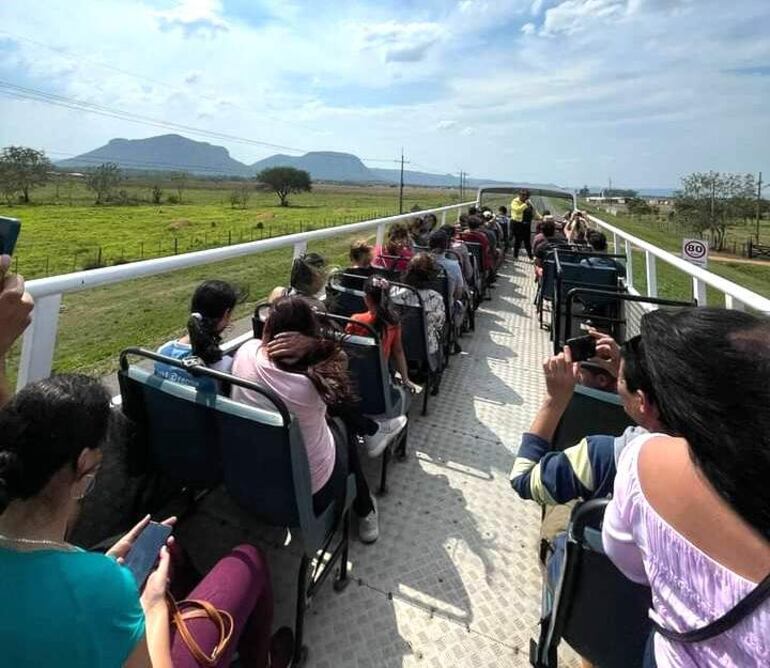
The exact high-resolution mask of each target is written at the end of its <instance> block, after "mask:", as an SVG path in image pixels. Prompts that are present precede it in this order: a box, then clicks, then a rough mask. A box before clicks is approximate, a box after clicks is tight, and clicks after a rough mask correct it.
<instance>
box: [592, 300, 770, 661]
mask: <svg viewBox="0 0 770 668" xmlns="http://www.w3.org/2000/svg"><path fill="white" fill-rule="evenodd" d="M641 342H642V344H643V345H642V346H636V347H635V346H634V345H633V340H632V341H631V342H630V344H632V345H627V346H626V347H627V349H628V350H627V351H626V353H625V355H628V354H634V349H635V348H636V350H637V355H638V358H639V359H638V363H641V364H642V365H644V367H645V368H646V371H647V375H648V378H649V385H650V387H648V388H643V389H644V393H645V394H646V395H648V396H654V400H655V404H656V406H658V409H659V411H660V414H661V419H662V420H663V422H665V424H667V425H668V426H669V427H670V430H671V433H673V434H678V437H672V436H664V435H662V434H646V435H644V436H641V437H639V438H637V439H636V440H634V441H633V442H632V443H630V444H629V445H628V446H627V447H626V448H625V449H624V450H623V452H622V453H621V455H620V457H619V460H618V471H617V476H616V478H615V491H614V496H613V499H612V501H611V502H610V505H609V506H608V508H607V512H606V514H605V518H604V527H603V539H604V548H605V551H606V552H607V554H608V556H609V557H610V559H612V561H613V562H615V565H616V566H617V567H618V568H619V569H620V570H621V571H622V572H623V573H624V574H625V575H626V576H627V577H629V578H630V579H631V580H634V581H635V582H639V583H642V584H649V586H650V587H651V589H652V600H653V607H654V610H652V611H651V613H650V617H651V619H652V621H653V626H654V628H655V631H654V632H653V635H652V637H651V641H650V643H648V651H647V656H646V657H645V661H646V663H645V665H647V666H654V665H657V666H667V667H668V666H677V667H680V666H682V667H684V666H687V667H689V666H693V667H694V666H699V667H701V666H713V667H715V668H716V667H717V666H719V667H720V668H721V667H735V668H745V667H747V666H770V579H768V574H770V485H769V484H768V481H770V321H768V320H767V319H766V318H762V317H758V316H754V315H751V314H748V313H744V312H741V311H733V310H726V309H712V308H705V307H701V308H691V309H684V310H682V311H680V312H677V313H671V312H666V311H663V310H659V311H653V312H652V313H649V314H647V315H646V316H644V318H643V319H642V333H641ZM634 361H635V362H637V360H634ZM626 363H627V360H626V358H624V360H623V363H622V364H621V369H620V379H619V382H618V393H619V394H620V395H621V397H622V398H623V402H624V404H625V405H626V406H629V405H633V404H634V402H638V401H640V400H641V396H637V395H639V394H640V392H641V390H639V391H638V392H629V390H628V387H627V385H626V383H625V379H624V366H625V364H626ZM750 595H751V598H748V597H749V596H750ZM752 600H753V605H747V604H749V603H750V602H752ZM739 604H740V607H738V608H736V606H739ZM728 613H729V614H728ZM726 615H728V616H727V617H725V616H726ZM718 620H721V622H720V623H718V624H716V625H714V622H717V621H718ZM683 634H684V635H683Z"/></svg>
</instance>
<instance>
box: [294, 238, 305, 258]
mask: <svg viewBox="0 0 770 668" xmlns="http://www.w3.org/2000/svg"><path fill="white" fill-rule="evenodd" d="M306 250H307V241H298V242H297V243H295V244H294V256H293V259H294V260H296V259H297V258H298V257H300V256H301V255H303V254H304V253H305V251H306Z"/></svg>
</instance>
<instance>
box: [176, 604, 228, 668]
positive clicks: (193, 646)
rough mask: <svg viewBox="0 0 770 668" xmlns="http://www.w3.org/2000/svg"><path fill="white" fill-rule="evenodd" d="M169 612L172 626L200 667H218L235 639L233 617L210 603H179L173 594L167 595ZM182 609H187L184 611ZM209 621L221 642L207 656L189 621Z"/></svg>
mask: <svg viewBox="0 0 770 668" xmlns="http://www.w3.org/2000/svg"><path fill="white" fill-rule="evenodd" d="M167 598H168V605H169V611H170V612H171V624H172V625H173V626H176V629H177V632H178V633H179V635H180V637H181V638H182V641H183V642H184V644H185V645H187V649H189V650H190V654H192V656H193V658H194V659H195V661H196V662H197V663H198V665H201V666H206V667H207V668H213V667H214V666H216V665H217V663H218V661H219V657H220V656H221V655H222V653H223V652H224V651H225V650H226V649H227V646H228V645H229V643H230V641H231V640H232V637H233V628H234V627H235V624H234V623H233V616H232V615H231V614H230V613H229V612H227V611H226V610H218V609H217V608H216V607H214V606H213V605H211V603H209V602H208V601H194V600H189V601H188V600H185V601H180V602H179V603H177V602H176V601H175V600H174V597H173V596H171V594H167ZM182 608H187V609H185V610H183V609H182ZM190 619H209V620H211V621H212V622H213V623H214V624H215V625H216V627H217V630H218V631H219V641H218V642H217V644H216V645H215V646H214V649H212V651H211V654H210V655H208V654H206V653H205V652H204V651H203V650H202V649H201V647H200V645H199V644H198V642H197V641H196V640H195V638H194V637H193V634H192V633H191V632H190V629H188V628H187V620H190Z"/></svg>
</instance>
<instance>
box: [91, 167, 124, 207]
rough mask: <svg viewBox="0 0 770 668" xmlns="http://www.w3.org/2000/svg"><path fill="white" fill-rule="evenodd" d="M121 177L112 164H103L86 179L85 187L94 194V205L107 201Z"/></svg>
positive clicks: (117, 169)
mask: <svg viewBox="0 0 770 668" xmlns="http://www.w3.org/2000/svg"><path fill="white" fill-rule="evenodd" d="M122 178H123V176H122V174H121V173H120V167H118V165H117V164H116V163H114V162H103V163H102V164H101V165H99V166H98V167H97V168H96V169H94V170H93V171H91V173H90V174H89V175H88V176H87V177H86V187H87V188H88V189H89V190H93V191H94V192H95V193H96V204H103V203H104V202H105V201H107V200H108V199H109V198H110V196H111V195H112V192H113V191H114V190H115V188H117V187H118V185H119V184H120V182H121V180H122Z"/></svg>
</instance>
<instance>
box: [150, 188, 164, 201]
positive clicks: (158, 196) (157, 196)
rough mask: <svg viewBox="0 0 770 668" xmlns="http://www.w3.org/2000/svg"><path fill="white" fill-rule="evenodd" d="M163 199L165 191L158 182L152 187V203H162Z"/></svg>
mask: <svg viewBox="0 0 770 668" xmlns="http://www.w3.org/2000/svg"><path fill="white" fill-rule="evenodd" d="M162 201H163V191H162V190H161V188H160V185H158V184H157V183H156V184H155V185H154V186H153V187H152V203H153V204H160V203H161V202H162Z"/></svg>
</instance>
